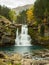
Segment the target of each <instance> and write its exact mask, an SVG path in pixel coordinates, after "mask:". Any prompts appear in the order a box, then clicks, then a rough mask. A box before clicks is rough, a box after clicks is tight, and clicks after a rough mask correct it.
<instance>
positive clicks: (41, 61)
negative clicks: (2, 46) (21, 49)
mask: <svg viewBox="0 0 49 65" xmlns="http://www.w3.org/2000/svg"><path fill="white" fill-rule="evenodd" d="M0 64H1V65H49V50H48V49H45V50H36V51H35V52H34V51H33V53H28V52H27V53H24V54H19V53H14V54H13V53H11V54H7V53H5V52H0Z"/></svg>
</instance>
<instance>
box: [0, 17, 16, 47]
mask: <svg viewBox="0 0 49 65" xmlns="http://www.w3.org/2000/svg"><path fill="white" fill-rule="evenodd" d="M15 31H16V26H15V25H14V24H12V23H11V22H10V21H9V20H8V19H6V18H4V17H0V46H7V45H13V44H14V43H15Z"/></svg>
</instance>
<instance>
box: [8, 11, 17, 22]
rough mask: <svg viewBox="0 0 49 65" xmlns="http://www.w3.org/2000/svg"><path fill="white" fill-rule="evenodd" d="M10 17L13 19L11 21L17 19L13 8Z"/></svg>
mask: <svg viewBox="0 0 49 65" xmlns="http://www.w3.org/2000/svg"><path fill="white" fill-rule="evenodd" d="M9 18H10V19H11V21H16V13H15V11H13V10H10V11H9Z"/></svg>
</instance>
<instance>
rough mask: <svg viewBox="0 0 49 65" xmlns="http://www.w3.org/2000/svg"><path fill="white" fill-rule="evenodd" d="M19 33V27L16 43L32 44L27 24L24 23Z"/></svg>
mask: <svg viewBox="0 0 49 65" xmlns="http://www.w3.org/2000/svg"><path fill="white" fill-rule="evenodd" d="M18 33H19V32H18V28H17V31H16V39H15V43H16V44H15V45H16V46H31V37H30V36H29V35H28V28H27V25H22V27H21V33H20V35H19V34H18Z"/></svg>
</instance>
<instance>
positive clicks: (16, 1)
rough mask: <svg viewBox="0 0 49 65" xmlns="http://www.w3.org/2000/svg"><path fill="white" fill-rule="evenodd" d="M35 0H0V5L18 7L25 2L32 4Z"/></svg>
mask: <svg viewBox="0 0 49 65" xmlns="http://www.w3.org/2000/svg"><path fill="white" fill-rule="evenodd" d="M34 2H35V0H0V5H5V6H7V7H11V8H14V7H18V6H23V5H26V4H33V3H34Z"/></svg>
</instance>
